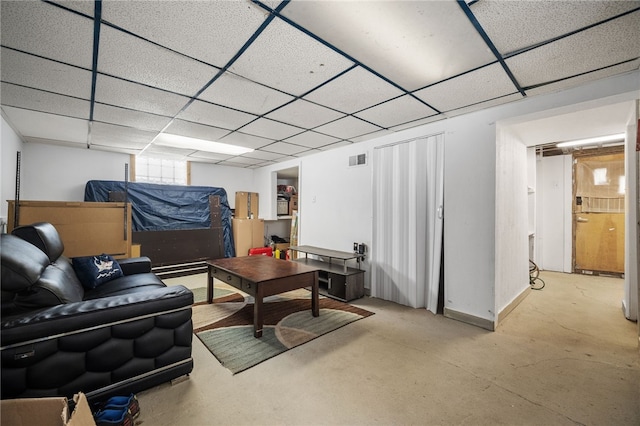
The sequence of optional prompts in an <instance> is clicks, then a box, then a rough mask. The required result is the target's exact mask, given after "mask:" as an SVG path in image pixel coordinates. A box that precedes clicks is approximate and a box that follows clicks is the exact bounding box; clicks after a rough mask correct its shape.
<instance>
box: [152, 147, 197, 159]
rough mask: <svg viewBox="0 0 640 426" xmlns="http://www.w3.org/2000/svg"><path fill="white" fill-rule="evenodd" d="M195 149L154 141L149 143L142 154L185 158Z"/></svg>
mask: <svg viewBox="0 0 640 426" xmlns="http://www.w3.org/2000/svg"><path fill="white" fill-rule="evenodd" d="M194 152H195V151H194V150H193V149H184V148H176V147H173V146H166V145H157V144H155V143H153V144H151V145H150V146H149V147H148V148H147V149H145V151H144V155H148V156H152V157H156V158H162V157H166V158H174V159H175V158H176V157H178V158H180V157H183V158H186V157H188V156H189V155H191V154H193V153H194Z"/></svg>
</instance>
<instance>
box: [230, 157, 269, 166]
mask: <svg viewBox="0 0 640 426" xmlns="http://www.w3.org/2000/svg"><path fill="white" fill-rule="evenodd" d="M228 161H232V162H234V163H236V164H243V165H245V166H251V165H255V164H260V163H264V160H260V159H256V158H248V157H245V156H244V155H240V156H237V157H233V158H230V159H229V160H228Z"/></svg>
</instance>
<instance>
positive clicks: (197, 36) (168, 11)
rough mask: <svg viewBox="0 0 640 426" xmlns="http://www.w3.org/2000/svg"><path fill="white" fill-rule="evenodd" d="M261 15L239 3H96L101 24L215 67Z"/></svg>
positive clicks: (114, 0)
mask: <svg viewBox="0 0 640 426" xmlns="http://www.w3.org/2000/svg"><path fill="white" fill-rule="evenodd" d="M265 17H266V15H265V13H264V12H263V11H262V10H261V9H259V8H258V7H256V6H252V5H251V4H250V3H248V2H244V1H165V0H160V1H157V0H156V1H128V2H123V1H121V0H103V1H102V18H103V19H104V20H106V21H108V22H110V23H112V24H115V25H118V26H120V27H122V28H124V29H126V30H128V31H131V32H132V33H134V34H137V35H139V36H141V37H144V38H146V39H147V40H151V41H153V42H156V43H158V44H160V45H162V46H165V47H168V48H170V49H172V50H175V51H177V52H180V53H183V54H185V55H188V56H191V57H193V58H197V59H200V60H202V61H204V62H207V63H209V64H212V65H215V66H217V67H222V66H224V65H226V64H227V62H228V61H229V60H230V59H231V58H232V57H233V56H234V55H235V54H236V53H237V52H238V51H239V50H240V48H241V47H242V45H243V44H244V43H245V42H246V41H247V40H249V38H250V37H251V36H252V34H253V33H254V32H255V31H256V30H257V29H258V28H259V27H260V25H262V23H263V22H264V20H265Z"/></svg>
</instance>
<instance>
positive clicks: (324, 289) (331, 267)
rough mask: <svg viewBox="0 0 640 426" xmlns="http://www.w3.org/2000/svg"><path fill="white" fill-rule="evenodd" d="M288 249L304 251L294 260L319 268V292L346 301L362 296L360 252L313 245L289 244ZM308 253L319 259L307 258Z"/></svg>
mask: <svg viewBox="0 0 640 426" xmlns="http://www.w3.org/2000/svg"><path fill="white" fill-rule="evenodd" d="M289 250H292V251H295V252H299V253H304V256H303V257H299V258H298V259H296V260H295V262H301V263H304V264H307V265H310V266H313V267H316V268H318V269H319V270H320V273H319V280H320V293H321V294H324V295H325V296H329V297H332V298H334V299H338V300H341V301H343V302H348V301H350V300H354V299H359V298H361V297H362V296H364V271H363V270H361V269H360V261H361V259H362V258H363V255H362V254H359V253H350V252H345V251H337V250H329V249H324V248H321V247H314V246H291V247H289ZM309 255H314V256H319V257H320V258H321V259H323V260H320V259H312V258H309ZM348 261H355V262H357V265H358V267H357V268H354V267H351V266H348V265H347V262H348Z"/></svg>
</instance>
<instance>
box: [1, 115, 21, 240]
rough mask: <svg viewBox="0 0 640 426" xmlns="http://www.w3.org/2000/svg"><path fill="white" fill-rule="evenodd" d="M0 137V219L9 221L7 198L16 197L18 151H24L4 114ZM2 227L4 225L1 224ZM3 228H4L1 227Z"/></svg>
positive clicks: (4, 221) (3, 221)
mask: <svg viewBox="0 0 640 426" xmlns="http://www.w3.org/2000/svg"><path fill="white" fill-rule="evenodd" d="M0 125H1V130H2V136H1V138H0V147H1V148H0V177H1V182H2V183H1V184H0V218H1V219H0V221H1V222H2V223H6V221H7V209H8V205H7V200H13V199H15V197H16V158H17V155H16V153H17V152H18V151H22V140H20V137H19V136H18V134H17V133H16V132H15V131H14V130H13V129H12V128H11V126H9V123H7V122H6V121H5V119H4V116H2V123H0ZM0 228H2V226H0ZM0 230H2V229H0Z"/></svg>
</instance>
